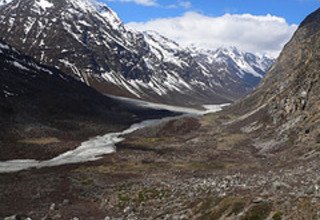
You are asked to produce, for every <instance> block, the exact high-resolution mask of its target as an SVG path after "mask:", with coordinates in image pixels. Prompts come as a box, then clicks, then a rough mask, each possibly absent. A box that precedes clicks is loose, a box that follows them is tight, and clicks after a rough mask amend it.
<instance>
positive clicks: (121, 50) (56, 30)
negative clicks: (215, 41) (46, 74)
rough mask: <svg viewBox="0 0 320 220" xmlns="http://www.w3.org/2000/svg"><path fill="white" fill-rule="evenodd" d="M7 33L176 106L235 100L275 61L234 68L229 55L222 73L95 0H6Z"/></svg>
mask: <svg viewBox="0 0 320 220" xmlns="http://www.w3.org/2000/svg"><path fill="white" fill-rule="evenodd" d="M0 31H1V33H2V35H1V38H2V39H4V40H5V41H6V42H8V43H10V44H11V45H13V46H14V47H16V48H18V49H19V50H21V51H23V52H25V53H26V54H28V55H31V56H33V57H35V58H36V59H37V60H38V61H40V62H41V63H44V64H47V65H50V66H56V67H58V68H60V69H61V70H62V71H63V72H66V73H67V74H69V75H72V76H73V77H75V78H77V79H78V80H81V81H83V82H84V83H86V84H87V85H90V86H92V87H94V88H96V89H98V90H99V91H101V92H103V93H109V94H114V95H123V96H129V97H135V98H142V99H147V100H153V101H158V102H166V103H171V104H180V105H199V104H204V103H221V102H231V101H234V100H236V99H238V98H239V97H243V96H245V95H246V94H247V93H248V92H249V91H251V90H252V89H253V88H254V87H255V85H256V84H257V82H259V81H260V79H261V77H260V75H263V74H264V72H265V71H266V70H267V69H268V68H269V67H270V65H271V64H272V62H270V63H269V61H270V60H269V61H268V60H267V61H266V63H268V66H267V67H263V68H262V67H261V66H260V67H258V66H257V65H254V66H255V67H258V68H254V69H252V68H251V67H250V69H242V68H243V67H242V66H237V67H236V68H235V66H236V65H234V63H233V62H230V61H231V60H233V59H232V58H230V57H229V56H228V54H225V55H224V56H220V58H219V61H218V60H217V61H216V62H215V63H220V64H221V63H223V64H222V65H220V67H221V68H222V67H223V68H227V74H221V73H220V72H219V71H216V69H215V67H216V65H214V64H208V63H207V59H202V60H201V59H198V58H199V57H200V56H201V55H200V54H198V55H195V54H194V51H193V52H190V50H188V49H186V48H183V47H181V46H179V45H178V44H177V43H175V42H173V41H171V40H169V39H167V38H165V37H163V36H161V35H159V34H157V33H153V32H146V33H140V32H136V31H134V30H129V29H128V28H126V27H125V25H123V23H122V22H121V20H120V19H119V18H118V16H117V15H116V13H115V12H113V11H112V10H111V9H110V8H108V7H107V6H106V5H104V4H101V3H98V2H96V1H91V0H55V1H53V0H24V1H21V0H13V1H8V0H7V1H6V3H5V2H4V1H3V2H2V6H1V8H0ZM221 54H222V53H221ZM229 55H230V54H229ZM210 57H211V58H213V57H214V55H213V54H211V55H210ZM211 58H210V59H211ZM241 59H242V60H244V59H245V58H244V57H241ZM249 59H251V60H255V59H258V58H257V57H250V58H249ZM207 64H208V65H207ZM229 65H230V66H229ZM239 69H240V70H239ZM245 72H246V73H245ZM257 72H258V73H259V76H258V77H257V76H254V75H255V74H256V73H257ZM244 73H245V74H244ZM239 74H240V75H239ZM247 76H253V77H248V78H247Z"/></svg>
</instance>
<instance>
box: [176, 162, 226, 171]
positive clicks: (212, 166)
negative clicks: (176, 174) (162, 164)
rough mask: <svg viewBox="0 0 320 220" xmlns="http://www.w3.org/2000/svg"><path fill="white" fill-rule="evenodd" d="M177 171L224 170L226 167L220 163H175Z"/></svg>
mask: <svg viewBox="0 0 320 220" xmlns="http://www.w3.org/2000/svg"><path fill="white" fill-rule="evenodd" d="M172 166H173V167H174V168H175V169H180V170H202V171H205V170H216V169H223V168H224V165H223V164H220V163H214V162H210V163H208V162H186V163H175V164H172Z"/></svg>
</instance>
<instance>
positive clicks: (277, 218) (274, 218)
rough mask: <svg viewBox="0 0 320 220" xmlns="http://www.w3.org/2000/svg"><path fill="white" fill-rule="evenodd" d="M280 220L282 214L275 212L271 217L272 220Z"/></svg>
mask: <svg viewBox="0 0 320 220" xmlns="http://www.w3.org/2000/svg"><path fill="white" fill-rule="evenodd" d="M281 219H282V213H281V212H276V213H274V214H273V216H272V220H281Z"/></svg>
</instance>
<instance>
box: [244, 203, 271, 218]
mask: <svg viewBox="0 0 320 220" xmlns="http://www.w3.org/2000/svg"><path fill="white" fill-rule="evenodd" d="M271 209H272V204H271V203H268V202H262V203H259V204H257V205H254V206H252V207H251V208H250V209H249V210H248V211H247V212H246V214H245V215H244V216H243V217H242V218H241V220H264V219H266V218H267V217H268V216H269V214H270V212H271Z"/></svg>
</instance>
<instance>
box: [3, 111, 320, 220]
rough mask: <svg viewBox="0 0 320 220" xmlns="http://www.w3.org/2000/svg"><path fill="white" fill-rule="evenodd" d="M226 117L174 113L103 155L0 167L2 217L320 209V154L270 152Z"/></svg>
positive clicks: (313, 213) (242, 215) (311, 213)
mask: <svg viewBox="0 0 320 220" xmlns="http://www.w3.org/2000/svg"><path fill="white" fill-rule="evenodd" d="M222 121H223V120H222ZM222 121H220V118H219V116H218V115H217V114H209V115H206V116H204V117H184V118H182V119H177V120H171V121H169V122H164V123H162V124H158V125H156V126H152V127H147V128H146V129H143V130H139V131H136V132H134V133H133V134H130V135H128V136H127V137H126V140H125V141H124V142H121V143H120V144H118V145H117V153H114V154H110V155H106V156H104V157H103V158H102V159H101V160H98V161H94V162H88V163H84V164H76V165H65V166H59V167H52V168H42V169H39V170H28V171H21V172H19V173H9V174H1V175H0V204H1V205H0V217H8V216H13V215H17V214H19V215H20V217H21V218H20V219H25V218H26V217H27V216H28V217H30V218H32V219H139V220H140V219H255V220H257V219H319V217H320V212H319V211H318V210H319V207H320V188H319V186H320V177H319V175H318V174H319V167H320V166H319V165H320V164H319V160H318V159H317V158H314V159H307V158H306V159H305V160H301V161H300V162H297V161H292V162H288V163H286V162H285V161H284V160H283V159H281V158H278V157H275V156H274V155H262V154H260V153H259V151H258V150H257V149H256V148H255V147H254V146H253V145H252V139H251V137H250V136H249V135H248V134H247V133H246V132H243V131H241V130H240V129H234V130H232V129H231V130H230V129H227V128H226V127H225V126H224V125H223V122H222ZM306 167H307V168H306ZM284 217H285V218H284Z"/></svg>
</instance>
